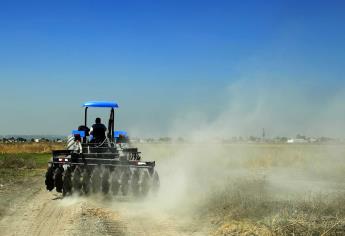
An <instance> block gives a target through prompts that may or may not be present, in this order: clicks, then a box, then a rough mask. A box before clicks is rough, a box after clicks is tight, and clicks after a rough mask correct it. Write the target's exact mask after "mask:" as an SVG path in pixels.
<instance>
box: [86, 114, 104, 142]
mask: <svg viewBox="0 0 345 236" xmlns="http://www.w3.org/2000/svg"><path fill="white" fill-rule="evenodd" d="M106 131H107V128H106V127H105V125H104V124H102V123H101V118H99V117H97V118H96V120H95V124H94V125H92V128H91V130H90V135H92V136H93V139H92V142H94V143H101V142H103V141H104V140H105V137H106V136H105V132H106Z"/></svg>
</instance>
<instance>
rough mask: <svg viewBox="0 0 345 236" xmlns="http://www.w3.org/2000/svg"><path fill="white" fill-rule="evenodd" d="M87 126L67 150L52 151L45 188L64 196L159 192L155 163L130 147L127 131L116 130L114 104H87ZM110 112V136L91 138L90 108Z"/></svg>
mask: <svg viewBox="0 0 345 236" xmlns="http://www.w3.org/2000/svg"><path fill="white" fill-rule="evenodd" d="M83 107H85V117H84V119H85V120H84V124H83V125H81V126H79V127H78V129H77V130H73V131H72V135H71V136H69V138H68V141H67V149H66V150H54V151H52V159H51V161H50V162H49V163H48V169H47V172H46V176H45V184H46V188H47V190H49V191H52V190H53V189H54V188H55V189H56V191H57V192H62V193H63V195H64V196H65V195H70V194H71V193H72V192H77V193H81V194H90V193H97V192H103V193H104V194H108V193H112V194H113V195H129V194H130V195H133V196H146V195H147V194H148V193H149V192H150V191H152V192H154V193H156V192H157V191H158V189H159V184H160V182H159V176H158V173H157V171H156V170H155V162H154V161H142V160H141V153H140V152H139V151H138V149H137V148H135V147H132V146H131V144H130V143H129V141H128V140H129V139H128V136H127V133H126V132H125V131H115V130H114V117H115V109H116V108H118V104H117V103H115V102H86V103H84V104H83ZM94 107H96V108H110V117H109V121H108V128H107V133H106V135H104V138H102V140H100V139H96V138H95V137H92V135H90V134H92V132H90V129H89V127H88V123H87V112H88V109H89V108H94Z"/></svg>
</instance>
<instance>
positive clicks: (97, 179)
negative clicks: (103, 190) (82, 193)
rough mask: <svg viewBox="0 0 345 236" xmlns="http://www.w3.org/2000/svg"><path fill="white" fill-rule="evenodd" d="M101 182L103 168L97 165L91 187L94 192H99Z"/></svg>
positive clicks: (92, 175) (92, 176)
mask: <svg viewBox="0 0 345 236" xmlns="http://www.w3.org/2000/svg"><path fill="white" fill-rule="evenodd" d="M100 184H101V170H100V168H99V167H95V168H94V169H93V171H92V174H91V188H92V192H93V193H98V192H99V190H100Z"/></svg>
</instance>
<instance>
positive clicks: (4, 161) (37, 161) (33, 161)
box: [0, 153, 51, 169]
mask: <svg viewBox="0 0 345 236" xmlns="http://www.w3.org/2000/svg"><path fill="white" fill-rule="evenodd" d="M50 158H51V154H49V153H18V154H0V169H3V168H15V169H18V168H19V169H42V168H45V167H46V166H47V162H48V161H49V159H50Z"/></svg>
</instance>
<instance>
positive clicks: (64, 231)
mask: <svg viewBox="0 0 345 236" xmlns="http://www.w3.org/2000/svg"><path fill="white" fill-rule="evenodd" d="M23 192H24V193H23ZM9 201H10V204H9V209H8V210H7V211H6V214H5V215H4V216H3V217H2V219H1V221H0V235H50V236H52V235H208V232H207V230H206V229H205V228H204V227H201V225H200V223H196V222H195V221H193V220H192V219H188V218H184V217H181V216H176V215H174V214H173V213H171V212H169V211H164V210H162V209H159V208H156V207H152V206H153V204H152V201H154V199H151V200H149V199H147V200H133V199H128V198H127V199H125V198H117V199H113V198H109V197H104V196H91V197H87V198H86V197H77V196H72V197H67V198H62V197H61V194H58V193H56V192H47V191H46V190H45V189H44V184H43V180H42V179H40V178H37V179H36V180H35V181H33V182H32V183H31V186H26V189H25V190H24V191H23V190H20V189H17V190H16V192H14V193H13V195H12V197H11V199H9Z"/></svg>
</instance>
